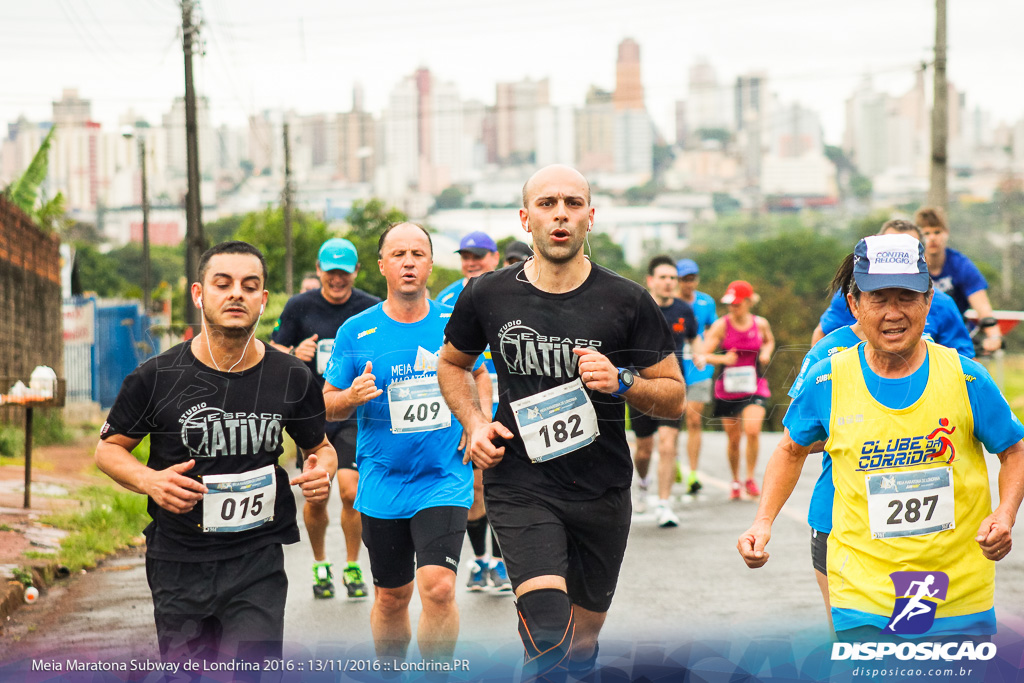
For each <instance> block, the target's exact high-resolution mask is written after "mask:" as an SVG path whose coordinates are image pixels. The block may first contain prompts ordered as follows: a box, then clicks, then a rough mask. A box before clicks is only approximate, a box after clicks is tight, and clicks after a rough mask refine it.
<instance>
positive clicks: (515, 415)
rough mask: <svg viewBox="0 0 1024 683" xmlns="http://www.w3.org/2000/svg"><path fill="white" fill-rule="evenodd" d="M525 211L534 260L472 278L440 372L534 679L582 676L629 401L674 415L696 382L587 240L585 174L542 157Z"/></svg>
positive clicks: (611, 541) (621, 479)
mask: <svg viewBox="0 0 1024 683" xmlns="http://www.w3.org/2000/svg"><path fill="white" fill-rule="evenodd" d="M519 215H520V220H521V221H522V225H523V229H524V230H526V232H528V233H530V234H531V235H532V237H533V245H534V258H533V259H532V260H530V261H528V262H526V263H524V264H515V265H512V266H509V267H507V268H503V269H501V270H498V271H495V272H493V273H487V274H485V275H481V276H480V277H478V278H474V279H473V280H472V281H470V283H469V284H468V286H467V287H466V290H465V291H464V292H463V293H462V295H461V296H460V297H459V300H458V302H457V303H456V304H455V310H454V311H453V312H452V317H451V320H450V321H449V323H448V326H447V327H446V329H445V336H446V342H445V345H444V347H443V348H442V351H441V357H440V364H439V367H438V379H439V382H440V384H441V389H442V391H443V393H444V397H445V400H446V401H447V402H448V405H449V407H450V408H451V410H452V412H453V414H455V415H456V416H457V417H458V419H459V421H460V422H461V423H462V425H463V427H464V428H465V430H466V433H467V435H468V439H469V444H468V446H467V449H466V451H467V457H470V458H472V460H473V462H474V463H475V464H476V465H477V466H478V467H481V468H483V469H484V470H485V472H484V497H485V500H486V502H487V509H488V516H489V518H490V521H491V527H492V529H493V530H494V531H495V533H497V535H498V542H499V543H500V544H501V548H502V552H503V554H504V556H505V563H506V566H507V568H508V573H509V578H510V579H511V580H512V585H513V587H514V589H515V595H516V598H517V601H516V608H517V611H518V614H519V630H520V635H521V636H522V638H523V644H524V646H525V647H526V656H527V661H526V665H525V668H524V679H525V678H530V677H544V676H549V675H550V676H555V677H557V676H559V675H560V674H561V673H562V672H564V670H565V669H569V671H571V672H572V673H573V674H574V675H576V676H581V675H584V674H585V673H586V672H587V671H589V670H590V668H592V667H593V666H594V663H595V662H596V659H597V637H598V634H599V632H600V630H601V626H602V624H603V623H604V619H605V615H606V613H607V611H608V608H609V606H610V605H611V599H612V594H613V593H614V592H615V584H616V581H617V579H618V573H619V567H620V565H621V563H622V558H623V554H624V552H625V547H626V538H627V536H628V534H629V519H630V513H631V509H630V507H631V506H630V500H629V486H630V481H631V479H632V474H633V464H632V461H631V460H630V457H629V446H628V445H627V443H626V433H625V428H624V420H625V403H626V401H628V402H629V403H630V405H631V406H632V407H634V408H636V409H637V410H639V411H642V412H646V413H649V414H652V415H656V416H659V417H664V418H675V419H678V418H679V416H680V415H681V414H682V412H683V406H684V404H685V386H684V384H683V379H682V375H681V373H680V370H679V363H678V361H677V360H676V355H675V344H674V343H673V341H672V336H671V333H670V331H669V328H668V325H667V324H666V323H665V318H664V316H662V315H661V312H660V311H659V310H658V307H657V305H655V303H654V301H653V300H652V299H651V297H650V295H649V294H648V293H647V292H646V291H645V290H644V289H643V288H642V287H640V286H639V285H637V284H635V283H633V282H630V281H628V280H626V279H624V278H622V277H620V276H618V275H616V274H615V273H613V272H612V271H610V270H607V269H606V268H602V267H601V266H598V265H596V264H592V263H591V262H590V260H589V259H587V258H586V257H585V256H584V254H583V243H584V241H585V240H586V236H587V233H588V232H589V231H590V228H591V227H592V225H593V217H594V209H593V208H591V206H590V185H589V184H588V183H587V181H586V179H585V178H584V177H583V176H582V175H580V174H579V173H578V172H577V171H576V170H574V169H572V168H568V167H566V166H549V167H547V168H544V169H541V170H540V171H538V172H537V173H536V174H534V176H533V177H532V178H530V180H529V181H527V183H526V185H525V186H524V187H523V208H522V209H521V210H520V212H519ZM488 345H490V348H491V354H492V359H493V360H494V366H495V370H496V372H497V375H498V383H499V387H500V390H501V391H500V398H501V400H500V402H499V407H498V412H497V415H496V416H495V418H494V420H493V421H492V419H491V416H489V415H484V413H483V412H482V411H481V410H480V406H479V404H478V402H477V401H476V400H475V399H474V397H473V394H472V389H471V385H470V381H469V374H468V373H469V371H470V368H471V367H472V364H473V362H474V360H475V358H476V356H477V355H479V354H480V353H481V352H482V351H483V350H484V349H485V348H486V347H487V346H488ZM630 368H636V369H637V372H638V374H637V375H634V374H633V372H632V371H631V369H630ZM574 634H575V635H574Z"/></svg>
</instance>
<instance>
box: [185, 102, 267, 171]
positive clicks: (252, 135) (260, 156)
mask: <svg viewBox="0 0 1024 683" xmlns="http://www.w3.org/2000/svg"><path fill="white" fill-rule="evenodd" d="M276 140H277V136H276V135H275V134H274V124H273V122H272V121H271V120H270V112H269V111H264V112H262V113H259V114H254V115H252V116H250V117H249V161H250V162H251V163H252V172H253V173H254V174H255V175H262V174H264V173H270V171H271V170H272V169H273V168H274V162H275V160H276V159H277V144H276ZM200 158H201V157H200Z"/></svg>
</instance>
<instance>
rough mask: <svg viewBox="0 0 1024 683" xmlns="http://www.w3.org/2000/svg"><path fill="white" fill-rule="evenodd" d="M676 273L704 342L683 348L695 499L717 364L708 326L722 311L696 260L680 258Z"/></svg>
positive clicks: (690, 484)
mask: <svg viewBox="0 0 1024 683" xmlns="http://www.w3.org/2000/svg"><path fill="white" fill-rule="evenodd" d="M676 275H677V276H678V277H679V298H680V299H682V300H683V301H685V302H686V303H688V304H690V307H691V308H693V316H694V317H695V318H696V319H697V336H698V338H699V339H700V344H701V349H700V351H699V352H698V351H696V350H695V348H694V347H693V345H692V344H691V345H688V346H687V347H684V348H683V377H684V378H685V379H686V455H687V457H688V459H689V461H690V473H689V474H688V475H687V476H686V492H687V494H688V495H689V496H690V497H691V499H692V497H693V496H696V495H697V492H698V491H700V490H701V488H702V485H701V483H700V479H699V478H698V477H697V464H698V462H699V461H700V444H701V436H702V434H701V431H702V429H703V425H702V424H701V419H702V418H703V413H704V404H705V403H708V402H710V401H711V391H712V388H713V380H712V379H711V378H712V377H713V376H714V374H715V368H714V366H713V365H709V364H707V363H705V362H704V350H703V343H704V330H706V329H707V328H709V327H711V325H712V324H713V323H714V322H715V321H716V320H718V311H717V310H716V309H715V299H714V297H712V296H711V295H709V294H705V293H704V292H698V291H697V287H698V285H700V268H698V267H697V263H696V262H695V261H693V260H692V259H688V258H684V259H679V260H678V261H676ZM698 363H699V364H700V367H699V368H698V367H697V365H698Z"/></svg>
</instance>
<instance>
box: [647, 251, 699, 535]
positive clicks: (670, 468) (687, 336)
mask: <svg viewBox="0 0 1024 683" xmlns="http://www.w3.org/2000/svg"><path fill="white" fill-rule="evenodd" d="M678 280H679V278H678V276H677V275H676V265H675V263H674V262H673V261H672V259H671V258H669V257H668V256H655V257H654V258H652V259H651V261H650V263H649V264H648V266H647V291H648V292H650V293H651V297H653V298H654V301H655V303H657V304H658V308H660V309H661V314H662V315H663V316H665V322H667V323H668V326H669V329H671V330H672V338H673V340H674V341H675V344H676V358H677V359H678V360H679V365H680V367H682V360H683V353H684V349H686V348H687V347H688V346H690V345H694V344H696V345H697V355H698V358H700V359H703V347H701V346H700V344H701V339H700V337H698V336H697V320H696V318H694V316H693V308H691V307H690V304H688V303H686V302H685V301H683V300H682V299H678V298H676V296H675V295H676V290H677V289H678ZM702 362H703V361H702ZM629 417H630V423H631V426H632V428H633V433H634V434H636V452H635V453H634V455H633V464H634V465H635V467H636V473H637V475H638V476H639V477H640V498H639V500H638V501H637V503H638V504H637V505H634V508H633V509H634V510H635V511H637V512H643V511H644V510H645V509H646V507H647V488H648V477H647V473H648V471H649V469H650V465H651V456H652V455H653V453H654V435H655V434H657V435H658V504H657V507H656V508H655V511H654V514H655V518H656V520H657V522H658V526H659V527H662V528H669V527H675V526H679V517H678V516H676V513H675V512H673V511H672V506H671V502H670V497H671V494H672V482H673V481H675V477H676V452H677V445H678V443H679V420H664V419H661V418H656V417H651V416H650V415H645V414H644V413H642V412H640V411H638V410H632V409H630V411H629Z"/></svg>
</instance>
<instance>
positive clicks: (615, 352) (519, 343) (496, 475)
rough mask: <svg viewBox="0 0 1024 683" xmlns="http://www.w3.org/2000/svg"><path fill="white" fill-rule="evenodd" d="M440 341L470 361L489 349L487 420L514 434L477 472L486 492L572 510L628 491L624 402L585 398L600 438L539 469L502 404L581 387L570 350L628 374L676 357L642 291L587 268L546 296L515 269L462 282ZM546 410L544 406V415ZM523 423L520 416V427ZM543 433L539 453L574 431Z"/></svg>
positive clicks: (562, 428)
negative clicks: (521, 494) (591, 353)
mask: <svg viewBox="0 0 1024 683" xmlns="http://www.w3.org/2000/svg"><path fill="white" fill-rule="evenodd" d="M445 338H446V341H448V342H450V343H451V344H452V346H454V347H455V348H456V349H458V350H459V351H462V352H463V353H468V354H475V353H480V352H482V351H483V350H484V348H485V347H487V346H488V345H490V348H491V355H492V358H493V360H494V367H495V370H496V372H497V374H498V387H499V391H500V402H499V406H498V412H497V416H496V418H495V419H496V420H497V421H499V422H500V423H501V424H503V425H505V426H506V427H508V428H509V429H510V430H511V431H512V432H513V434H515V437H514V438H513V439H512V440H511V441H510V442H508V443H507V444H503V443H501V442H499V443H498V445H499V446H500V445H505V446H506V450H505V456H504V458H502V460H501V461H500V462H499V464H498V465H497V466H495V467H493V468H490V469H487V470H485V471H484V483H485V484H488V485H490V484H502V485H510V486H516V487H520V488H529V489H534V490H539V491H542V492H544V493H547V494H548V495H552V496H559V497H562V498H567V499H572V500H587V499H592V498H596V497H598V496H600V495H602V494H603V493H605V492H606V491H608V490H609V489H615V488H628V487H629V485H630V481H631V478H632V474H633V463H632V460H631V459H630V455H629V446H628V444H627V443H626V432H625V400H624V399H623V398H621V397H615V396H612V395H610V394H604V393H601V392H597V391H590V390H589V389H586V388H584V389H583V390H584V391H585V392H586V393H587V394H588V395H589V397H590V401H591V403H592V404H593V406H594V412H595V413H596V416H597V425H598V429H599V430H600V435H599V436H598V437H597V438H596V440H594V441H593V442H592V443H590V444H589V445H586V446H583V447H581V448H577V449H576V450H573V451H572V452H569V453H566V454H564V455H561V456H559V457H555V458H553V459H550V460H546V461H543V462H533V461H531V460H530V458H529V457H528V455H527V450H526V445H525V444H524V442H523V439H522V437H521V434H520V431H519V429H518V427H517V423H516V419H515V414H514V412H513V410H512V407H511V405H510V404H511V403H512V402H516V401H519V400H521V399H528V398H529V397H533V396H536V395H537V394H539V393H540V392H543V391H546V390H550V389H554V388H555V387H560V386H562V385H565V384H567V383H569V382H573V381H575V380H576V379H577V378H579V371H578V360H579V358H578V356H576V354H574V353H573V352H572V349H573V348H574V347H583V348H586V347H590V348H593V349H596V350H597V351H599V352H600V353H602V354H604V355H605V356H607V357H608V359H609V360H610V361H611V362H612V364H613V365H615V366H617V367H629V368H635V369H643V368H647V367H650V366H652V365H654V364H656V363H658V362H660V361H661V360H663V359H664V358H665V357H666V356H669V355H671V354H672V353H674V352H675V350H676V345H675V342H674V340H673V338H672V334H671V332H670V330H669V327H668V325H667V324H666V322H665V317H664V316H663V315H662V313H661V310H660V309H659V308H658V305H657V304H656V303H655V301H654V299H653V298H651V295H650V294H649V293H648V292H647V290H645V289H644V288H643V287H641V286H640V285H638V284H636V283H634V282H631V281H630V280H627V279H625V278H623V277H621V276H619V275H617V274H615V273H614V272H612V271H610V270H608V269H606V268H603V267H601V266H598V265H596V264H595V265H592V267H591V272H590V275H589V276H588V277H587V279H586V280H585V281H584V282H583V284H582V285H580V286H579V287H577V288H576V289H574V290H573V291H571V292H567V293H564V294H552V293H549V292H544V291H541V290H539V289H537V288H536V287H534V286H533V285H531V284H530V283H529V282H528V281H527V280H526V276H525V273H524V272H523V264H516V265H514V266H510V267H507V268H503V269H501V270H498V271H495V272H493V273H486V274H484V275H481V276H480V277H476V278H473V279H471V280H470V281H469V283H468V284H467V285H466V289H465V291H463V293H462V294H461V295H460V296H459V299H458V301H457V302H456V304H455V310H454V311H453V312H452V317H451V319H450V320H449V322H448V326H447V327H446V328H445ZM554 400H555V401H556V402H557V401H559V400H560V399H554ZM520 405H521V404H520ZM551 405H552V404H551V403H550V402H549V403H547V404H544V406H542V409H546V408H550V407H551ZM543 414H545V415H548V414H550V413H548V412H545V413H543ZM525 416H526V411H525V410H524V411H523V412H522V413H521V419H522V418H523V417H525ZM551 419H552V420H554V419H555V418H554V417H552V418H551ZM550 427H551V429H549V430H547V432H546V433H545V434H543V435H542V437H543V438H544V439H547V440H546V441H544V444H545V445H550V444H552V443H553V441H552V439H556V440H557V439H565V438H566V437H565V435H566V430H567V429H568V430H569V433H571V430H572V429H573V427H574V425H572V424H569V425H565V424H563V425H557V424H554V423H552V424H551V425H550ZM538 438H541V437H538ZM537 443H539V442H537Z"/></svg>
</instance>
